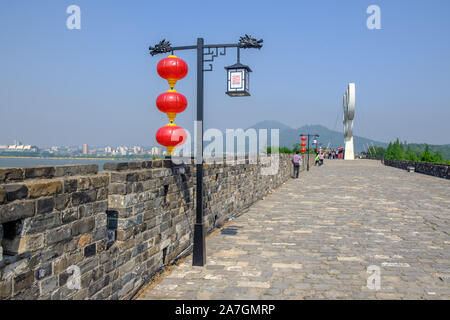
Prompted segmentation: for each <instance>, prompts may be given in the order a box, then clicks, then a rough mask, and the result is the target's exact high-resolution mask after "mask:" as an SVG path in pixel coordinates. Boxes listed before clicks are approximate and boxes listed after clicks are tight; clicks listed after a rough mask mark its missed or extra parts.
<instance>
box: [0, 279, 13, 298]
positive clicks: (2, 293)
mask: <svg viewBox="0 0 450 320" xmlns="http://www.w3.org/2000/svg"><path fill="white" fill-rule="evenodd" d="M11 295H12V279H9V280H6V281H0V300H4V299H6V298H9V297H11Z"/></svg>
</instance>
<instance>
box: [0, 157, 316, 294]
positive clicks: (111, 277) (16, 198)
mask: <svg viewBox="0 0 450 320" xmlns="http://www.w3.org/2000/svg"><path fill="white" fill-rule="evenodd" d="M239 162H240V164H235V165H231V164H227V163H223V164H217V163H210V164H205V166H204V186H205V187H204V192H205V195H204V215H205V226H206V229H207V230H208V231H211V230H213V229H214V228H215V227H217V226H220V224H221V223H222V222H224V221H225V220H227V219H228V218H230V217H231V216H233V215H235V214H237V213H238V212H240V211H241V210H243V209H245V208H247V207H249V206H250V205H252V204H253V203H255V202H256V201H258V200H259V199H261V198H262V197H263V196H264V195H266V194H267V193H268V192H270V191H272V190H273V189H274V188H277V187H278V186H280V185H281V184H282V183H284V182H285V181H286V180H288V179H289V177H290V176H291V174H292V165H291V163H290V156H289V155H281V156H280V158H279V170H278V171H276V174H274V175H263V174H261V169H262V168H263V167H267V166H268V164H265V165H264V164H261V163H257V164H253V163H249V160H248V159H240V160H239V161H238V163H239ZM312 162H313V157H311V163H312ZM304 164H305V163H304ZM269 165H270V164H269ZM303 167H304V165H303ZM302 169H303V170H304V168H302ZM104 170H105V171H103V172H100V173H98V166H97V165H68V166H56V167H35V168H0V242H1V247H0V299H58V300H59V299H128V298H130V297H131V296H132V295H133V294H134V293H135V292H136V291H137V290H139V288H140V287H141V285H142V284H144V283H146V282H147V281H148V280H150V279H151V278H152V277H153V276H154V275H155V273H156V272H158V271H159V270H160V269H161V268H162V267H164V266H165V265H167V264H170V263H172V262H174V260H175V259H177V258H178V257H180V256H181V255H184V254H187V253H189V252H190V251H191V250H192V239H193V223H194V219H195V196H196V194H195V171H196V169H195V165H192V164H189V165H183V166H175V165H174V164H173V163H172V162H171V161H170V160H154V161H139V162H124V163H106V164H105V165H104Z"/></svg>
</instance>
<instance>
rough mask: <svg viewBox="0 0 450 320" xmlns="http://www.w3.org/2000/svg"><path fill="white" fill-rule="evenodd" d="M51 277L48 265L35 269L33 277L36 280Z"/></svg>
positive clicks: (50, 266)
mask: <svg viewBox="0 0 450 320" xmlns="http://www.w3.org/2000/svg"><path fill="white" fill-rule="evenodd" d="M51 275H52V264H51V263H49V264H46V265H44V266H41V267H40V268H39V269H37V270H36V272H35V275H34V276H35V278H36V280H42V279H45V278H47V277H48V276H51Z"/></svg>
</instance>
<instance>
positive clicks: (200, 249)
mask: <svg viewBox="0 0 450 320" xmlns="http://www.w3.org/2000/svg"><path fill="white" fill-rule="evenodd" d="M262 42H263V40H262V39H261V40H256V39H255V38H252V37H250V36H248V35H245V36H243V37H241V38H240V39H239V42H238V43H228V44H204V41H203V38H197V44H196V45H191V46H181V47H172V46H171V44H170V42H169V41H166V40H162V41H160V42H159V43H158V44H156V45H155V46H154V47H151V46H150V47H149V50H150V54H151V55H152V56H154V55H156V54H160V53H168V52H174V51H178V50H196V51H197V122H196V128H195V130H196V132H197V141H196V142H195V143H196V148H195V149H196V155H195V159H196V167H197V176H196V182H197V185H196V192H197V199H196V219H195V227H194V248H193V258H192V265H194V266H204V265H205V263H206V247H205V233H206V231H205V228H204V221H203V220H204V219H203V73H204V72H205V71H212V70H213V68H212V63H209V64H208V65H209V67H208V68H207V69H205V68H204V63H205V62H213V61H214V58H216V57H218V56H219V55H221V56H224V55H226V49H227V48H237V60H238V61H237V63H236V64H235V65H232V66H229V67H226V68H225V69H226V70H227V92H226V93H227V94H228V95H229V96H232V97H241V96H249V95H250V93H249V92H248V87H249V86H248V79H249V78H248V73H249V72H251V69H250V68H249V67H248V66H244V65H241V64H240V61H239V59H240V49H241V48H242V49H247V48H256V49H261V47H262Z"/></svg>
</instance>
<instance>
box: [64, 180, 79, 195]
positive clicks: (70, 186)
mask: <svg viewBox="0 0 450 320" xmlns="http://www.w3.org/2000/svg"><path fill="white" fill-rule="evenodd" d="M77 190H78V180H77V179H65V180H64V193H72V192H75V191H77Z"/></svg>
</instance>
